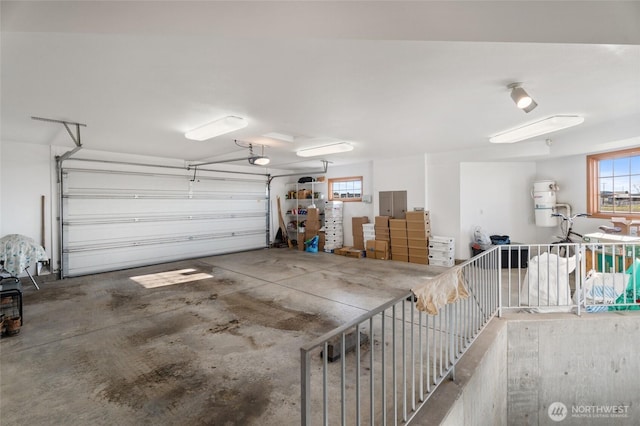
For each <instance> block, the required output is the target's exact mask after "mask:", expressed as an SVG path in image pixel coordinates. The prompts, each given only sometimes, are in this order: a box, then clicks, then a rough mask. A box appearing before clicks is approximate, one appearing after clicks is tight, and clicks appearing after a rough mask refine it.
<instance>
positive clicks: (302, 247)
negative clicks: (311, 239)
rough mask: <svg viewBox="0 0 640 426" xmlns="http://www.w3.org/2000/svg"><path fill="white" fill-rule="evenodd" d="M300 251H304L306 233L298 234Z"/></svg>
mask: <svg viewBox="0 0 640 426" xmlns="http://www.w3.org/2000/svg"><path fill="white" fill-rule="evenodd" d="M298 250H300V251H304V232H298Z"/></svg>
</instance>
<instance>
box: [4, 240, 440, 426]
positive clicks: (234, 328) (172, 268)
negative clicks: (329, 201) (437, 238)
mask: <svg viewBox="0 0 640 426" xmlns="http://www.w3.org/2000/svg"><path fill="white" fill-rule="evenodd" d="M443 270H445V269H443V268H438V267H427V266H423V265H414V264H409V263H400V262H392V261H381V260H372V259H353V258H347V257H343V256H336V255H332V254H326V253H314V254H312V253H305V252H299V251H296V250H288V249H268V250H258V251H251V252H244V253H237V254H230V255H223V256H214V257H207V258H201V259H195V260H187V261H181V262H174V263H170V264H162V265H155V266H149V267H143V268H136V269H129V270H125V271H117V272H110V273H104V274H98V275H91V276H85V277H78V278H71V279H66V280H64V281H51V282H47V283H43V284H42V285H41V290H40V291H36V290H35V289H34V288H33V286H32V285H30V284H28V283H27V282H26V281H25V282H24V290H25V293H24V325H23V327H22V330H21V332H20V334H19V335H17V336H13V337H7V338H3V339H2V340H1V343H0V373H1V375H0V424H2V425H5V424H6V425H9V424H11V425H14V424H15V425H21V424H29V425H40V424H64V425H87V424H100V425H107V424H108V425H116V424H117V425H133V424H136V425H137V424H153V425H174V424H175V425H199V424H208V425H209V424H210V425H221V426H226V425H252V424H260V425H295V424H299V422H300V420H299V419H300V412H299V405H300V404H299V397H300V377H299V375H300V373H299V371H300V370H299V354H300V352H299V348H300V346H302V345H303V344H304V343H307V342H309V341H310V340H313V339H314V338H315V337H318V336H320V335H322V334H324V333H326V332H328V331H330V330H332V329H333V328H335V327H337V326H338V325H340V324H342V323H344V322H346V321H348V320H350V319H353V318H355V317H357V316H359V315H361V314H363V313H365V312H366V311H368V310H370V309H372V308H375V307H376V306H379V305H380V304H382V303H384V302H386V301H388V300H390V299H393V298H395V297H399V296H401V295H403V294H404V293H406V292H407V291H408V290H409V289H410V288H412V287H415V286H416V285H419V284H421V283H423V282H424V280H425V279H427V278H429V277H432V276H434V275H436V274H437V273H439V272H442V271H443ZM172 283H173V284H172Z"/></svg>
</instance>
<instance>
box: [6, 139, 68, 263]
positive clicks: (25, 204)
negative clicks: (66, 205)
mask: <svg viewBox="0 0 640 426" xmlns="http://www.w3.org/2000/svg"><path fill="white" fill-rule="evenodd" d="M0 149H1V151H2V154H1V157H0V169H1V175H2V177H1V178H0V182H1V190H0V200H1V202H0V205H1V210H2V212H1V213H0V218H1V230H2V235H3V236H4V235H7V234H22V235H25V236H27V237H29V238H33V239H34V240H35V241H36V242H39V243H40V244H43V245H44V247H45V249H46V251H47V254H48V255H49V256H51V254H52V244H51V232H52V226H55V225H54V223H52V214H51V200H52V197H51V172H52V171H51V170H52V167H53V161H52V159H51V150H50V147H49V146H47V145H37V144H29V143H16V142H7V141H3V142H2V146H1V148H0ZM43 195H44V196H45V241H44V242H43V241H41V232H42V226H41V220H42V215H41V196H43ZM53 217H54V218H55V215H53Z"/></svg>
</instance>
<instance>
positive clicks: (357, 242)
mask: <svg viewBox="0 0 640 426" xmlns="http://www.w3.org/2000/svg"><path fill="white" fill-rule="evenodd" d="M365 223H369V218H368V217H367V216H354V217H352V218H351V232H352V234H353V248H354V249H356V250H364V234H363V230H362V225H363V224H365Z"/></svg>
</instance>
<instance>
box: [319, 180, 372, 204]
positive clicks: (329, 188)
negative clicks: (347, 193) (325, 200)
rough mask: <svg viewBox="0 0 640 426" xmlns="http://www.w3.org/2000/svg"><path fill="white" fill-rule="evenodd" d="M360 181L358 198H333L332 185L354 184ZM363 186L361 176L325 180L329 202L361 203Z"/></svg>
mask: <svg viewBox="0 0 640 426" xmlns="http://www.w3.org/2000/svg"><path fill="white" fill-rule="evenodd" d="M355 181H360V197H355V198H334V196H333V184H334V183H337V182H355ZM363 189H364V186H363V181H362V176H349V177H340V178H329V179H328V180H327V193H328V195H329V201H344V202H345V203H351V202H362V192H363Z"/></svg>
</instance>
